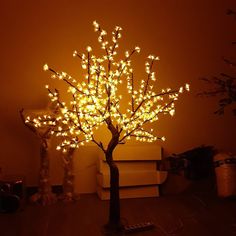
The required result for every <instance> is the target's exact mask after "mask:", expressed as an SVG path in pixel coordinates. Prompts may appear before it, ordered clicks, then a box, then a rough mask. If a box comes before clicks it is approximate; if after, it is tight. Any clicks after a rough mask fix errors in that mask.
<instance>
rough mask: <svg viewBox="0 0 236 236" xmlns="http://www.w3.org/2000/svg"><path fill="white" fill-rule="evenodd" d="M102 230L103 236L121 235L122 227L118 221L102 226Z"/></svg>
mask: <svg viewBox="0 0 236 236" xmlns="http://www.w3.org/2000/svg"><path fill="white" fill-rule="evenodd" d="M103 230H104V234H105V235H107V236H112V235H117V236H118V235H123V233H124V225H123V224H122V223H121V222H120V221H119V222H108V223H107V224H106V225H104V227H103Z"/></svg>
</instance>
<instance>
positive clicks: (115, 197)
mask: <svg viewBox="0 0 236 236" xmlns="http://www.w3.org/2000/svg"><path fill="white" fill-rule="evenodd" d="M106 161H107V164H108V165H109V168H110V208H109V221H108V224H107V225H106V228H107V229H108V230H110V231H116V232H117V231H121V230H122V229H123V225H122V223H121V219H120V194H119V170H118V167H117V165H116V164H115V162H114V161H113V158H112V152H110V151H109V150H107V152H106Z"/></svg>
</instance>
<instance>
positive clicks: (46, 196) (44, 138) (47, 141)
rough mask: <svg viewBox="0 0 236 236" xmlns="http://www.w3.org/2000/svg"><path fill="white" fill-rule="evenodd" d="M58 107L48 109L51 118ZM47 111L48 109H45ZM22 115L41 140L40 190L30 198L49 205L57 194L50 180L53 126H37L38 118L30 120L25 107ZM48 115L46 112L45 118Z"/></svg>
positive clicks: (25, 122)
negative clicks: (54, 192)
mask: <svg viewBox="0 0 236 236" xmlns="http://www.w3.org/2000/svg"><path fill="white" fill-rule="evenodd" d="M57 110H58V109H57V108H56V107H55V108H51V109H47V113H50V118H51V117H52V115H53V116H54V115H55V114H56V113H57ZM44 113H46V110H45V111H44ZM20 116H21V119H22V121H23V123H24V124H25V125H26V127H28V128H29V129H30V130H31V131H32V132H33V133H34V134H36V136H37V137H38V138H39V141H40V170H39V183H38V191H37V192H36V193H35V194H33V195H32V196H31V198H30V200H31V201H32V202H38V203H41V204H42V205H48V204H51V203H53V202H55V201H56V196H55V194H53V192H52V186H51V182H50V164H49V163H50V157H49V150H50V147H51V140H52V139H51V136H52V135H51V130H52V128H53V127H47V126H43V127H41V126H37V124H36V122H35V121H36V120H37V119H36V118H33V120H32V121H30V120H29V116H28V117H27V116H26V115H25V114H24V109H21V110H20ZM47 116H48V115H45V114H44V119H45V118H46V117H47Z"/></svg>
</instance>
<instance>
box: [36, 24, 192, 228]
mask: <svg viewBox="0 0 236 236" xmlns="http://www.w3.org/2000/svg"><path fill="white" fill-rule="evenodd" d="M93 25H94V29H95V31H96V32H97V33H98V41H99V43H100V44H101V48H102V50H103V52H104V55H103V56H100V57H97V56H95V55H94V54H92V48H91V47H90V46H88V47H87V48H86V53H85V54H80V53H78V52H77V51H75V52H74V54H73V56H74V57H78V58H79V59H80V60H81V66H82V69H84V70H85V75H84V77H83V78H82V80H80V81H79V80H77V79H75V78H73V77H72V76H70V75H69V74H67V73H65V72H58V71H56V70H54V69H52V68H51V67H49V66H48V65H47V64H46V65H44V70H45V71H50V72H51V73H52V74H51V77H52V78H56V79H59V80H62V81H63V82H65V83H66V84H67V85H68V92H69V93H70V94H71V101H69V102H68V101H64V102H63V101H62V100H61V99H60V98H59V94H58V91H57V90H55V92H54V91H52V90H51V89H50V88H49V86H48V85H47V86H46V88H47V89H48V92H49V96H50V98H51V100H52V101H53V102H56V103H57V105H58V108H59V109H60V111H61V115H60V116H58V117H57V120H60V122H61V124H62V125H61V126H58V125H57V126H56V123H55V122H54V121H51V120H47V119H46V120H45V119H43V117H38V120H39V119H40V124H41V125H43V124H46V125H49V126H50V125H51V126H54V127H55V128H54V129H53V131H52V134H55V135H57V136H61V137H63V141H62V142H61V143H60V145H58V147H57V149H58V150H62V151H63V152H67V151H68V150H70V149H71V148H78V147H79V146H80V145H84V144H85V143H86V142H93V143H95V144H96V145H97V146H98V147H99V148H100V149H101V150H102V151H103V152H104V155H105V158H106V162H107V164H108V165H109V168H110V210H109V221H108V224H107V225H106V228H107V229H110V230H115V231H119V230H122V229H123V225H122V222H121V218H120V198H119V170H118V168H117V166H116V164H115V162H114V161H113V151H114V150H115V148H116V147H117V145H119V144H124V143H125V142H126V141H127V140H128V139H131V138H135V139H136V140H138V141H143V142H154V141H156V140H157V139H162V140H164V137H158V136H157V135H156V134H154V133H153V129H150V128H148V127H147V126H146V125H147V124H149V123H152V122H155V121H157V120H158V117H159V115H161V114H170V115H174V112H175V101H176V100H177V99H178V95H179V93H182V92H183V91H184V90H189V85H188V84H186V85H185V86H184V87H180V88H179V89H176V90H172V89H170V88H167V89H162V90H161V91H157V89H156V88H155V86H156V76H155V72H154V71H153V66H154V63H155V61H157V60H159V58H158V57H156V56H154V55H149V56H148V58H147V61H146V63H145V71H146V78H144V79H142V80H140V81H135V77H134V71H133V68H132V65H131V57H133V56H134V55H135V54H137V53H139V52H140V48H139V47H138V46H136V47H134V49H132V50H131V51H126V52H125V55H124V57H123V59H121V60H120V59H118V57H116V56H117V49H118V41H119V39H120V38H121V30H122V29H121V27H119V26H116V27H115V29H114V31H113V32H112V40H111V42H110V43H109V42H108V41H107V40H106V35H107V32H106V31H105V30H103V29H102V28H101V27H100V25H99V24H98V23H97V22H96V21H94V22H93ZM122 84H123V85H122ZM124 84H125V86H126V89H125V90H124V89H123V86H124ZM122 95H123V96H122ZM123 98H125V100H127V99H128V100H129V103H128V104H126V102H124V101H123ZM102 125H105V126H106V127H107V129H108V131H109V132H110V140H109V142H108V143H107V144H104V143H103V142H101V140H98V139H97V138H96V134H95V130H97V129H98V128H100V127H101V126H102Z"/></svg>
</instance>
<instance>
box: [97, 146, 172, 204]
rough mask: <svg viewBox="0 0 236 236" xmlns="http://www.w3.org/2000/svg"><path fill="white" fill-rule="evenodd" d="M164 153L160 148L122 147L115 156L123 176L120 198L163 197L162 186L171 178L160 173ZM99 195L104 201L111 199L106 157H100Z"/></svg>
mask: <svg viewBox="0 0 236 236" xmlns="http://www.w3.org/2000/svg"><path fill="white" fill-rule="evenodd" d="M161 158H162V149H161V147H160V146H157V145H142V146H141V145H140V146H136V145H120V146H118V147H117V148H116V149H115V151H114V152H113V159H114V161H115V162H116V164H117V166H118V168H119V173H120V179H119V183H120V198H142V197H157V196H159V195H160V194H159V185H160V184H162V183H163V182H164V181H165V180H166V178H167V172H166V171H159V170H158V168H157V161H158V160H161ZM97 169H98V173H97V194H98V196H99V197H100V198H101V199H102V200H108V199H109V198H110V189H109V188H110V171H109V166H108V164H107V163H106V160H105V156H104V154H103V153H102V152H100V153H99V158H98V165H97Z"/></svg>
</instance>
